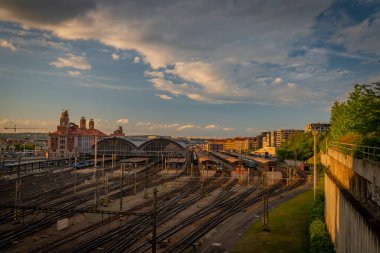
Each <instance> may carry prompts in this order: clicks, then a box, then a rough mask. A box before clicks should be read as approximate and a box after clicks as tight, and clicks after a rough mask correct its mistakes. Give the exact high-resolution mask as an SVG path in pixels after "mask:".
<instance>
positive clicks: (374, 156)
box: [328, 141, 380, 161]
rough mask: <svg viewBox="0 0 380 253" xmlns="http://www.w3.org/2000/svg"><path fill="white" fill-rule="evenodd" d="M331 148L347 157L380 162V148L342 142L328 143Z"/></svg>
mask: <svg viewBox="0 0 380 253" xmlns="http://www.w3.org/2000/svg"><path fill="white" fill-rule="evenodd" d="M328 147H329V148H334V149H336V150H338V151H340V152H341V153H343V154H345V155H352V156H354V157H355V158H358V159H368V160H372V161H380V147H370V146H363V145H356V144H349V143H342V142H333V141H331V142H330V141H329V142H328Z"/></svg>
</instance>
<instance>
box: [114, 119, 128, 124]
mask: <svg viewBox="0 0 380 253" xmlns="http://www.w3.org/2000/svg"><path fill="white" fill-rule="evenodd" d="M128 121H129V120H128V119H127V118H125V119H118V120H117V121H116V123H120V124H127V123H128Z"/></svg>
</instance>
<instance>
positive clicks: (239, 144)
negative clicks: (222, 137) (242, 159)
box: [233, 137, 249, 153]
mask: <svg viewBox="0 0 380 253" xmlns="http://www.w3.org/2000/svg"><path fill="white" fill-rule="evenodd" d="M233 142H234V148H233V149H234V150H235V151H236V152H239V153H241V152H244V151H248V149H249V140H248V138H241V137H236V138H235V139H234V141H233Z"/></svg>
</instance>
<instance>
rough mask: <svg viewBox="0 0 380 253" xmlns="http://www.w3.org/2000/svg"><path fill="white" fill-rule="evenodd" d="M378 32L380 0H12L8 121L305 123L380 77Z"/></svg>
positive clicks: (3, 99)
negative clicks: (63, 115)
mask: <svg viewBox="0 0 380 253" xmlns="http://www.w3.org/2000/svg"><path fill="white" fill-rule="evenodd" d="M378 38H380V3H379V1H364V0H362V1H359V0H358V1H325V0H319V1H295V0H293V1H290V0H286V1H248V0H247V1H239V0H235V1H227V0H223V1H216V0H215V1H201V0H194V1H170V0H169V1H104V0H84V1H63V0H56V1H48V0H42V1H30V0H29V1H27V0H22V1H20V0H19V1H15V0H12V1H11V0H9V1H1V2H0V90H1V92H0V127H1V128H4V127H7V126H12V125H14V124H17V126H19V127H38V128H43V129H44V130H42V129H41V130H40V131H53V130H54V129H55V126H56V125H57V123H58V119H59V114H60V113H61V111H62V109H69V114H70V119H71V121H72V122H76V123H78V122H79V119H80V117H81V116H85V117H86V118H87V119H89V118H94V119H95V122H96V127H97V128H99V129H100V130H103V131H104V132H106V133H110V132H111V131H113V130H114V129H116V128H117V126H118V125H122V126H123V128H124V129H125V132H126V133H127V134H164V135H172V136H238V135H239V136H252V135H255V134H256V133H258V132H261V131H263V130H272V129H273V130H276V129H284V128H301V129H302V128H303V127H304V126H305V125H306V124H307V123H308V122H317V121H320V122H328V121H329V108H330V105H331V103H332V102H333V101H335V100H342V99H345V98H346V96H347V92H348V91H349V90H350V89H352V87H353V84H354V83H357V82H359V83H370V82H373V81H376V80H380V63H379V62H378V61H379V59H380V43H379V40H378ZM1 131H2V132H6V130H4V129H2V130H1Z"/></svg>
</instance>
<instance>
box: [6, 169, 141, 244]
mask: <svg viewBox="0 0 380 253" xmlns="http://www.w3.org/2000/svg"><path fill="white" fill-rule="evenodd" d="M143 173H145V171H144V170H141V171H140V175H139V177H138V179H139V181H138V182H139V184H138V185H137V188H138V189H139V190H140V191H141V190H142V189H143V188H144V185H145V182H142V181H143V179H145V176H144V175H142V174H143ZM118 189H119V186H118V185H113V186H112V187H110V189H109V191H110V192H112V191H116V190H118ZM95 191H96V189H94V190H92V191H88V192H85V193H83V194H80V195H76V196H71V197H70V199H69V201H68V200H61V201H59V202H57V203H53V204H51V205H46V207H58V206H59V207H62V208H66V209H69V208H75V207H78V206H80V205H83V204H84V203H86V202H88V201H90V200H92V199H93V197H94V193H95ZM133 191H134V186H129V187H126V188H125V189H124V190H123V192H122V193H120V191H119V192H115V193H112V194H110V196H109V198H110V199H111V200H114V199H117V198H119V197H120V194H123V195H126V194H130V193H132V192H133ZM102 193H103V194H104V192H101V194H102ZM92 206H93V204H87V205H85V206H83V208H90V207H92ZM68 216H70V215H68V214H60V213H54V214H48V215H46V216H45V217H43V218H40V219H38V220H34V221H32V222H31V223H29V224H27V225H26V226H23V227H18V228H16V229H13V230H11V231H8V232H4V233H3V235H2V237H1V238H0V249H1V248H4V247H6V246H8V245H10V244H11V243H12V242H13V241H17V240H20V239H21V238H23V237H25V236H27V235H30V234H32V233H34V232H36V231H39V230H41V229H43V228H46V227H48V226H50V225H52V224H54V223H55V222H56V221H57V220H59V219H63V218H66V217H68Z"/></svg>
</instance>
